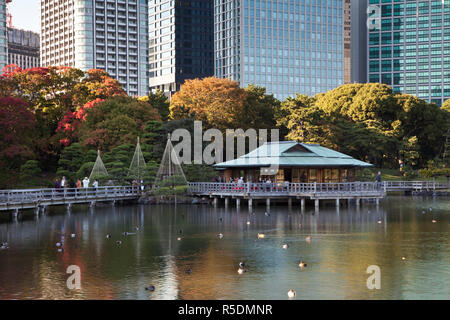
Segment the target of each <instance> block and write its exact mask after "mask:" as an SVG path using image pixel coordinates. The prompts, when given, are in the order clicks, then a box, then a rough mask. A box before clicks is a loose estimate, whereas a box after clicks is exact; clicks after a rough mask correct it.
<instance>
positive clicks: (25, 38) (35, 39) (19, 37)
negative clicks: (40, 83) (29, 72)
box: [8, 28, 40, 69]
mask: <svg viewBox="0 0 450 320" xmlns="http://www.w3.org/2000/svg"><path fill="white" fill-rule="evenodd" d="M8 64H15V65H17V66H19V67H20V68H22V69H28V68H34V67H39V66H40V36H39V34H38V33H36V32H32V31H27V30H21V29H16V28H8Z"/></svg>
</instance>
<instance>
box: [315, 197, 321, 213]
mask: <svg viewBox="0 0 450 320" xmlns="http://www.w3.org/2000/svg"><path fill="white" fill-rule="evenodd" d="M319 201H320V200H319V199H315V200H314V207H315V209H316V211H318V210H319V206H320V202H319Z"/></svg>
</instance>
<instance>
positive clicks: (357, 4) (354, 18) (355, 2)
mask: <svg viewBox="0 0 450 320" xmlns="http://www.w3.org/2000/svg"><path fill="white" fill-rule="evenodd" d="M350 11H351V13H350V14H351V28H350V30H351V31H350V32H351V36H350V38H351V41H350V48H351V50H350V73H351V75H350V79H351V82H352V83H355V82H356V83H366V82H367V1H366V0H362V1H361V0H351V10H350Z"/></svg>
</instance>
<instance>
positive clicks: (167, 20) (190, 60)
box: [148, 0, 214, 97]
mask: <svg viewBox="0 0 450 320" xmlns="http://www.w3.org/2000/svg"><path fill="white" fill-rule="evenodd" d="M148 4H149V17H148V18H149V26H150V28H149V32H150V34H149V54H150V57H149V60H150V65H149V67H150V74H149V76H150V90H151V91H152V92H154V91H156V90H161V91H163V92H164V93H165V94H166V95H167V96H169V97H170V96H171V95H172V94H173V93H174V92H176V91H178V90H180V88H181V85H182V84H183V83H184V82H185V80H187V79H194V78H204V77H210V76H212V75H214V33H213V27H214V20H213V18H214V4H213V2H212V1H211V0H196V1H190V0H189V1H188V0H184V1H174V0H149V1H148Z"/></svg>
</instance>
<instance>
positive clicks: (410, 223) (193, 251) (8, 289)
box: [0, 196, 450, 299]
mask: <svg viewBox="0 0 450 320" xmlns="http://www.w3.org/2000/svg"><path fill="white" fill-rule="evenodd" d="M430 208H431V209H432V210H431V211H430ZM253 211H254V212H255V214H252V213H249V211H248V209H247V207H246V206H242V207H241V209H240V210H239V211H237V210H236V208H235V207H233V206H231V205H230V208H229V209H225V208H223V207H219V208H217V209H214V208H213V207H211V206H208V205H192V206H184V205H178V206H168V205H164V206H163V205H161V206H122V207H119V206H117V207H112V206H105V207H96V208H93V209H90V208H88V207H83V206H78V207H77V206H75V207H73V208H72V210H71V212H70V214H66V212H65V208H51V209H50V210H49V212H48V213H47V214H46V215H43V216H41V217H40V218H39V219H34V220H33V218H30V219H28V220H19V222H8V223H2V224H0V242H4V241H8V243H9V249H6V250H0V299H287V292H288V290H289V289H294V290H295V291H296V292H297V297H296V298H297V299H450V237H449V226H450V198H444V197H441V198H434V199H433V198H421V197H404V196H390V197H388V198H387V199H385V200H383V201H382V202H381V204H380V206H379V208H378V209H377V207H376V206H375V205H372V204H365V203H364V204H363V205H362V206H361V208H360V209H359V210H357V208H356V207H354V206H350V207H349V208H347V207H346V206H344V207H341V208H340V210H336V208H335V207H334V206H327V207H321V208H320V212H319V213H314V210H311V209H310V208H307V209H306V211H305V212H304V213H301V211H300V204H299V203H298V204H294V206H293V207H292V210H289V208H288V207H287V206H272V208H271V210H270V216H266V215H265V214H264V212H265V207H264V206H262V205H261V206H257V207H254V210H253ZM378 220H381V223H378ZM432 220H436V222H435V223H433V222H432ZM247 221H250V225H248V224H247ZM136 226H138V227H139V228H140V230H139V231H136V230H135V227H136ZM125 231H128V232H132V233H135V234H131V235H128V236H124V235H122V233H123V232H125ZM180 231H181V232H182V234H181V235H180ZM258 232H259V233H264V234H265V238H264V239H259V240H258V239H257V234H258ZM72 233H75V237H74V238H72V237H71V236H70V235H71V234H72ZM108 233H110V234H111V235H112V238H111V239H106V237H105V235H106V234H108ZM218 233H222V234H223V235H224V237H223V239H219V237H218V236H217V234H218ZM308 235H311V236H312V239H311V241H310V242H308V241H306V237H307V236H308ZM178 237H181V240H177V238H178ZM116 240H122V241H123V243H122V245H120V246H118V245H117V244H116ZM61 241H63V247H64V251H63V252H58V251H57V247H56V243H57V242H61ZM283 243H287V244H288V245H289V248H288V249H287V250H285V249H282V248H281V246H282V244H283ZM402 257H404V258H405V259H402ZM300 260H303V261H304V262H306V263H307V267H306V268H304V269H300V268H299V267H298V263H299V261H300ZM240 261H245V262H246V264H247V272H246V273H244V274H242V275H239V274H238V273H237V269H238V263H239V262H240ZM70 265H77V266H79V267H80V269H81V285H82V288H81V289H80V290H69V289H68V288H67V286H66V280H67V278H68V277H69V274H67V273H66V269H67V267H68V266H70ZM370 265H377V266H379V267H380V270H381V289H379V290H369V289H368V288H367V286H366V280H367V278H368V277H369V276H370V275H369V274H367V273H366V269H367V267H368V266H370ZM187 269H191V270H192V273H190V274H188V273H186V272H185V271H186V270H187ZM149 284H152V285H154V286H155V288H156V290H155V291H154V292H149V291H146V290H145V287H146V286H148V285H149Z"/></svg>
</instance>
